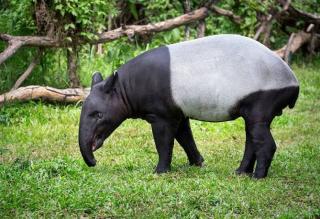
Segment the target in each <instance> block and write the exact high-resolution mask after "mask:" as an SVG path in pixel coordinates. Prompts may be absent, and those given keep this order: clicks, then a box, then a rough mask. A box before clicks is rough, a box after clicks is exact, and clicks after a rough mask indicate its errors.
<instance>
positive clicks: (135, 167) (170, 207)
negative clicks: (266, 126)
mask: <svg viewBox="0 0 320 219" xmlns="http://www.w3.org/2000/svg"><path fill="white" fill-rule="evenodd" d="M319 69H320V62H316V63H313V64H312V65H310V64H307V65H304V64H300V65H294V70H295V72H296V74H297V77H298V78H299V80H300V83H301V94H300V97H299V100H298V102H297V105H296V107H295V108H294V109H293V110H288V109H287V110H285V111H284V114H283V116H281V117H277V119H276V120H275V121H274V123H273V126H272V132H273V134H274V137H275V139H276V142H277V145H278V150H277V152H276V156H275V158H274V161H273V163H272V166H271V169H270V172H269V176H268V178H266V179H264V180H259V181H256V180H253V179H251V178H248V177H245V176H236V175H235V174H234V170H235V169H236V168H237V167H238V165H239V162H240V160H241V158H242V154H243V145H244V140H245V139H244V138H245V135H244V134H245V133H244V123H243V120H242V119H238V120H236V121H232V122H225V123H204V122H199V121H192V129H193V132H194V136H195V139H196V142H197V144H198V148H199V150H200V151H201V153H202V155H203V156H204V158H205V167H203V168H197V167H190V166H188V165H187V157H186V155H185V154H184V152H183V151H182V149H181V147H180V146H179V145H178V144H176V145H175V148H174V158H173V163H172V171H171V172H170V173H168V174H163V175H155V174H153V170H154V167H155V165H156V163H157V154H156V149H155V146H154V143H153V139H152V135H151V130H150V127H149V125H148V124H147V123H146V122H144V121H141V120H127V121H126V122H125V123H124V124H123V125H122V126H121V127H120V128H118V129H117V130H116V132H115V133H114V134H112V136H111V137H110V138H109V139H107V141H106V142H105V144H104V146H103V147H102V148H101V149H100V150H98V151H97V152H96V158H97V160H98V165H97V166H96V167H95V168H88V167H87V166H86V165H85V164H84V162H83V160H82V158H81V155H80V152H79V148H78V144H77V134H78V123H79V114H80V107H79V106H74V105H67V106H61V105H60V106H57V105H50V104H44V103H41V102H37V103H35V102H30V103H27V104H13V105H8V106H5V107H3V108H1V109H0V217H1V218H12V217H17V218H25V217H32V218H33V217H53V218H62V217H103V218H104V217H107V218H108V217H111V218H132V217H135V218H168V217H170V218H207V217H210V218H211V217H217V218H220V217H243V218H251V217H258V218H269V217H280V218H302V217H304V218H316V217H320V163H319V161H320V137H319V133H320V98H319V97H320V70H319Z"/></svg>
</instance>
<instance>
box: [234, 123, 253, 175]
mask: <svg viewBox="0 0 320 219" xmlns="http://www.w3.org/2000/svg"><path fill="white" fill-rule="evenodd" d="M255 162H256V153H255V150H254V144H253V142H252V140H251V137H250V135H249V128H248V125H247V124H246V144H245V149H244V155H243V159H242V161H241V164H240V167H239V168H238V169H237V170H236V173H237V174H249V175H251V174H252V173H253V168H254V164H255Z"/></svg>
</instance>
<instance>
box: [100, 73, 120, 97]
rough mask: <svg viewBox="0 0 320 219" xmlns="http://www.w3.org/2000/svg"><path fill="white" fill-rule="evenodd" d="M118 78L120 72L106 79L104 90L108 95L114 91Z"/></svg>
mask: <svg viewBox="0 0 320 219" xmlns="http://www.w3.org/2000/svg"><path fill="white" fill-rule="evenodd" d="M117 78H118V72H114V73H113V75H111V76H110V77H108V78H107V79H106V81H105V84H104V86H103V89H104V91H105V92H106V93H109V92H110V91H111V90H112V89H113V87H114V84H115V82H116V80H117Z"/></svg>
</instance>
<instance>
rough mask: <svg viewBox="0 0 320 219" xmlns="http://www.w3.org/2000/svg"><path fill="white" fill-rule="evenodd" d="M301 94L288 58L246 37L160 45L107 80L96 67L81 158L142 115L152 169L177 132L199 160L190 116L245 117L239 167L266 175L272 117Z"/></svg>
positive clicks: (162, 163)
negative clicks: (152, 150) (151, 145)
mask: <svg viewBox="0 0 320 219" xmlns="http://www.w3.org/2000/svg"><path fill="white" fill-rule="evenodd" d="M298 94H299V84H298V81H297V79H296V77H295V75H294V73H293V72H292V70H291V69H290V68H289V66H288V65H287V64H286V63H285V62H284V61H283V60H282V59H281V58H279V57H278V56H277V55H276V54H275V53H274V52H272V51H271V50H269V49H268V48H267V47H265V46H264V45H262V44H260V43H259V42H257V41H255V40H252V39H250V38H247V37H243V36H239V35H228V34H226V35H215V36H209V37H204V38H200V39H196V40H191V41H186V42H181V43H177V44H172V45H168V46H162V47H159V48H156V49H153V50H150V51H147V52H145V53H142V54H141V55H139V56H137V57H135V58H133V59H132V60H130V61H128V62H127V63H126V64H124V65H122V66H121V67H120V68H119V69H118V70H117V71H116V72H115V73H114V74H113V75H111V76H109V77H108V78H107V79H105V80H103V79H102V76H101V74H100V73H95V74H94V75H93V78H92V85H91V91H90V94H89V96H88V97H87V98H86V100H85V101H84V103H83V106H82V112H81V118H80V128H79V145H80V150H81V153H82V156H83V158H84V160H85V162H86V164H87V165H88V166H95V164H96V160H95V158H94V156H93V152H94V151H95V150H97V149H98V148H99V147H101V145H102V144H103V142H104V140H105V139H106V138H107V137H108V136H109V135H110V134H111V133H112V132H113V131H114V130H115V129H116V128H117V127H118V126H119V125H120V124H121V123H122V122H123V121H124V120H125V119H127V118H141V119H143V120H146V121H147V122H149V123H150V124H151V128H152V133H153V137H154V141H155V145H156V149H157V152H158V155H159V162H158V165H157V167H156V170H155V171H156V172H157V173H164V172H167V171H169V170H170V164H171V159H172V149H173V144H174V139H176V140H177V141H178V143H179V144H180V145H181V146H182V147H183V149H184V151H185V152H186V154H187V156H188V160H189V163H190V165H197V166H202V163H203V161H204V159H203V157H202V156H201V155H200V153H199V151H198V149H197V147H196V144H195V141H194V139H193V136H192V131H191V129H190V123H189V119H196V120H202V121H208V122H221V121H229V120H234V119H236V118H238V117H243V118H244V121H245V131H246V143H245V151H244V156H243V159H242V161H241V164H240V167H239V168H238V169H237V170H236V173H238V174H249V175H253V177H255V178H263V177H265V176H266V175H267V173H268V169H269V166H270V164H271V161H272V158H273V155H274V153H275V151H276V144H275V141H274V139H273V137H272V135H271V132H270V124H271V122H272V120H273V118H274V117H275V116H278V115H281V114H282V110H283V108H285V107H287V106H289V108H292V107H294V105H295V102H296V100H297V98H298ZM255 163H256V166H255ZM254 166H255V170H254V171H253V169H254ZM253 172H254V173H253Z"/></svg>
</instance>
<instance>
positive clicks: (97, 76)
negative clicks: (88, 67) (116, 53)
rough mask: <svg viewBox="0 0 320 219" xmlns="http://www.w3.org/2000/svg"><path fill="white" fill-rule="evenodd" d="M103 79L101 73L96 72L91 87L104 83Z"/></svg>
mask: <svg viewBox="0 0 320 219" xmlns="http://www.w3.org/2000/svg"><path fill="white" fill-rule="evenodd" d="M102 80H103V78H102V75H101V73H100V72H95V73H94V74H93V75H92V81H91V87H93V85H95V84H97V83H99V82H100V81H102Z"/></svg>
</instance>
